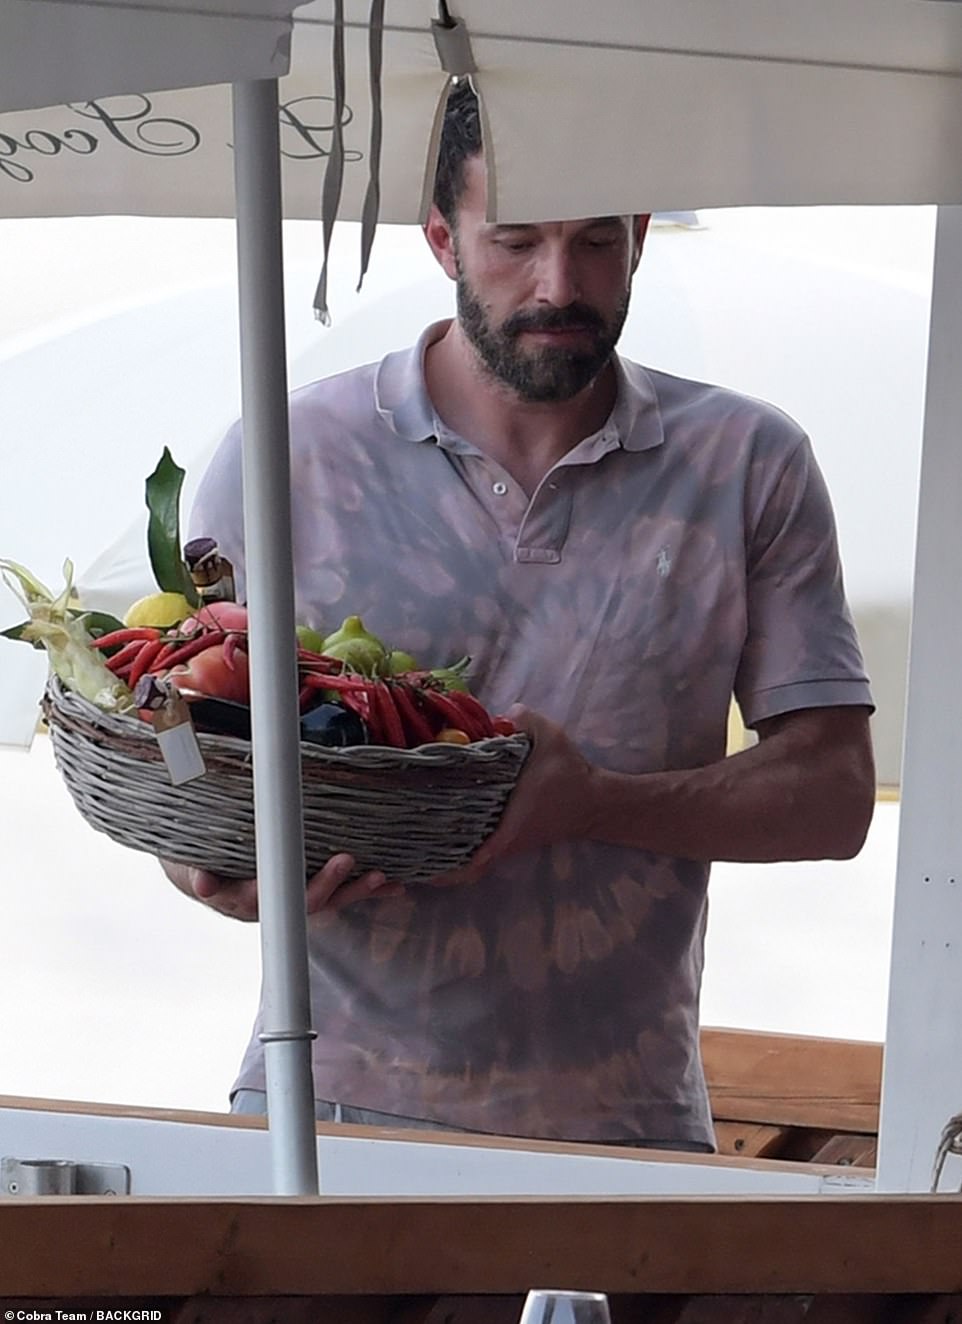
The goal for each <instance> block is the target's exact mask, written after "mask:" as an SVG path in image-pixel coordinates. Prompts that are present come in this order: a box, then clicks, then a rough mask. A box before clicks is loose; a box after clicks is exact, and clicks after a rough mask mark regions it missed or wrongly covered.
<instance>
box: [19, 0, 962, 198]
mask: <svg viewBox="0 0 962 1324" xmlns="http://www.w3.org/2000/svg"><path fill="white" fill-rule="evenodd" d="M451 9H452V10H453V11H454V12H455V14H456V16H457V20H458V22H459V25H460V26H459V27H458V28H457V29H455V30H454V31H455V32H456V33H457V34H458V35H459V36H461V35H462V34H463V41H462V42H461V43H460V46H459V45H458V41H457V39H455V41H454V43H453V44H454V46H455V47H456V48H457V54H458V55H461V56H463V57H464V59H463V62H462V64H460V65H458V62H457V60H452V59H451V58H450V57H449V56H448V54H447V49H448V48H447V46H446V44H445V41H444V30H443V29H442V28H441V27H440V26H439V25H438V24H437V22H436V20H437V16H438V12H439V6H438V5H437V4H436V3H435V0H387V2H386V5H385V16H384V26H383V73H382V76H381V78H380V80H375V84H376V85H379V86H380V90H381V97H382V124H381V127H382V130H383V145H382V147H381V152H380V161H379V174H380V217H381V219H382V220H384V221H389V222H391V221H396V222H413V221H417V220H418V219H419V218H420V217H421V215H422V212H423V206H424V196H425V180H426V178H428V177H430V174H431V170H432V164H433V161H432V132H433V128H434V121H435V114H436V111H437V107H438V103H439V101H440V100H441V98H442V96H443V92H444V88H445V85H446V75H445V73H444V70H443V68H442V58H445V59H448V62H449V63H451V64H452V66H457V67H459V68H463V67H471V65H472V64H473V65H474V66H475V67H476V72H475V73H474V75H473V78H474V82H475V85H476V86H477V88H478V91H479V93H480V96H481V99H482V103H483V107H484V117H485V129H486V134H487V139H488V163H489V168H490V170H491V171H492V175H493V181H494V187H493V189H492V206H493V207H494V208H496V212H497V215H498V217H499V218H500V219H506V220H518V219H538V218H543V217H545V216H551V217H563V216H582V215H591V214H599V213H620V212H626V211H636V210H646V211H647V210H658V211H666V210H677V209H679V208H704V207H718V206H729V205H737V206H746V205H751V204H762V205H784V204H816V203H826V204H829V203H849V204H860V203H913V202H926V203H930V202H942V203H954V202H959V201H962V153H959V152H958V150H957V142H958V137H959V133H960V130H962V7H960V6H959V5H958V4H955V3H951V2H950V0H808V2H807V3H806V4H804V5H800V4H798V3H797V0H726V3H725V4H724V5H719V4H718V3H717V0H645V3H644V4H640V3H639V0H605V2H604V3H596V4H591V5H585V4H580V3H563V0H553V2H552V3H551V4H550V5H547V4H543V3H537V2H535V0H459V2H458V3H457V4H456V5H452V6H451ZM334 10H335V6H334V0H312V3H309V4H303V3H302V4H300V5H297V4H296V3H295V0H98V3H96V4H84V3H78V0H2V2H0V33H2V35H3V40H2V42H0V112H3V111H7V112H10V111H23V108H25V107H29V108H30V109H28V110H26V112H25V113H12V114H4V115H2V118H0V135H2V136H0V215H8V216H16V215H35V216H36V215H46V214H60V213H66V212H70V213H73V214H78V213H84V212H104V213H109V212H124V213H131V212H133V213H143V214H148V213H149V214H155V215H162V214H181V215H182V214H190V215H198V216H200V215H221V216H229V215H233V211H234V199H233V175H232V150H231V140H232V132H231V125H230V96H229V88H228V87H226V86H209V85H212V84H224V83H226V82H228V81H233V80H237V79H244V78H254V77H259V78H266V77H276V76H278V75H281V74H285V73H286V71H287V56H288V48H289V44H290V41H289V39H290V35H291V24H292V16H293V27H294V40H293V53H292V64H291V71H290V74H289V75H288V76H286V77H285V78H284V79H283V81H282V84H281V97H280V101H281V126H282V148H283V150H284V153H285V189H286V194H285V214H286V215H287V216H288V217H311V216H318V215H319V214H320V195H321V183H322V179H323V173H324V167H325V164H326V162H327V160H328V158H329V154H330V152H331V150H332V146H333V144H334V133H333V126H334V123H335V116H334V106H335V100H336V92H335V86H334V74H333V69H334V56H333V31H334V29H333V26H332V25H333V17H334ZM370 10H371V3H370V0H346V5H345V29H344V38H345V92H344V100H345V104H344V111H343V114H342V117H341V119H342V123H343V134H344V150H345V161H344V185H343V197H342V199H341V202H340V208H339V215H340V216H342V217H343V218H345V219H352V220H357V219H360V217H361V215H362V211H363V204H364V197H365V194H366V191H367V188H368V182H369V176H370V173H371V145H372V144H371V127H372V125H371V109H372V78H371V73H370V67H369V63H370V61H369V30H368V21H369V17H370ZM295 11H296V12H295ZM28 25H29V42H28ZM436 36H437V37H438V39H439V42H440V52H439V46H438V45H436V40H435V38H436ZM31 50H34V51H36V58H31V55H30V52H31ZM170 88H175V89H179V90H177V91H167V90H159V89H170ZM198 89H200V90H198ZM91 98H93V100H91ZM64 103H69V104H64ZM44 106H48V107H49V106H53V107H54V108H53V109H47V110H43V109H38V108H39V107H44ZM532 162H537V168H536V169H532V165H531V163H532Z"/></svg>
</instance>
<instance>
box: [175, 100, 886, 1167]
mask: <svg viewBox="0 0 962 1324" xmlns="http://www.w3.org/2000/svg"><path fill="white" fill-rule="evenodd" d="M648 220H649V218H648V217H647V216H644V215H642V216H600V217H591V218H587V219H582V220H574V221H570V220H569V221H551V222H544V223H540V224H525V225H503V224H495V223H492V222H489V221H488V220H486V218H485V172H484V162H483V154H482V143H481V133H480V127H479V121H478V111H477V103H476V101H475V98H474V95H473V93H472V91H471V89H470V87H469V86H468V85H467V84H464V85H461V86H459V87H458V88H457V89H456V90H455V91H454V92H453V93H452V95H451V97H450V99H449V104H448V113H447V117H446V123H445V130H444V134H443V139H442V145H441V155H440V163H439V168H438V176H437V187H436V194H435V201H434V205H433V206H432V208H431V212H430V216H429V218H428V220H427V223H426V225H425V227H424V229H425V236H426V239H427V242H428V244H429V245H430V247H431V249H432V251H433V253H434V254H435V256H436V258H437V260H438V262H439V263H440V264H441V266H442V267H443V269H444V271H445V272H446V273H447V275H448V276H450V278H451V279H452V281H454V282H455V283H456V288H457V314H456V316H455V317H454V318H453V319H452V320H450V321H447V322H443V323H440V324H436V325H433V326H430V327H428V328H427V330H426V331H425V332H424V333H423V335H422V336H421V338H420V340H419V341H418V343H417V345H415V346H414V347H412V348H409V349H404V350H400V351H398V352H396V353H392V354H389V355H388V356H387V357H386V358H385V359H384V360H383V361H381V362H380V363H378V364H373V365H368V366H366V367H362V368H358V369H355V370H353V371H351V372H348V373H344V374H341V375H339V376H335V377H331V378H327V379H325V380H323V381H320V382H316V383H314V384H313V385H310V386H308V387H305V388H303V389H302V390H300V391H298V392H296V393H295V394H294V395H293V396H292V399H291V454H292V501H293V511H292V515H293V533H294V562H295V594H296V603H297V617H298V619H299V620H300V621H303V622H308V623H313V624H315V625H318V626H320V628H322V629H324V628H328V629H329V628H331V627H332V626H333V625H335V624H337V623H338V622H339V621H340V620H341V619H342V618H343V617H344V616H346V615H348V614H357V615H360V616H362V617H363V620H364V622H365V624H366V625H367V626H368V628H369V629H370V630H372V631H373V632H374V633H375V634H377V635H378V636H379V637H381V638H384V639H386V640H388V641H390V644H391V645H392V646H393V647H395V648H399V649H404V650H405V651H407V652H410V653H413V654H414V655H415V657H418V658H421V659H426V660H428V663H429V665H431V664H443V663H445V662H447V661H449V660H451V659H453V658H457V657H461V656H463V655H466V654H467V655H469V656H470V657H471V659H472V670H471V678H472V688H473V689H474V692H475V693H476V694H477V695H478V697H479V698H480V699H481V700H482V702H484V703H485V705H486V706H487V707H488V708H489V709H490V710H491V711H495V712H498V711H505V710H508V711H509V712H510V713H511V714H512V715H513V717H514V718H515V720H516V722H517V724H518V725H519V727H521V728H522V729H523V730H525V731H526V732H527V733H528V735H529V736H530V737H531V740H532V752H531V754H530V756H529V758H528V761H527V764H526V766H525V769H524V771H523V773H522V775H521V778H520V780H519V783H518V785H517V788H516V790H515V792H514V793H513V795H512V797H511V799H510V801H509V804H508V807H507V810H506V813H505V815H504V817H503V819H502V822H501V825H500V826H499V828H498V829H497V831H496V832H495V833H494V834H493V835H492V837H491V838H490V839H489V840H488V841H487V842H486V843H485V844H484V845H483V846H482V847H481V849H480V851H479V852H478V853H477V855H476V856H475V858H474V859H473V860H472V861H471V863H470V864H469V865H468V867H466V868H465V869H464V870H462V871H460V872H459V873H457V874H454V875H449V876H447V877H445V878H443V879H438V880H436V884H437V885H435V886H428V885H425V886H419V887H410V888H407V889H405V888H404V887H402V886H400V885H399V884H397V883H396V882H395V881H394V880H392V879H391V878H390V877H386V876H385V875H384V874H383V873H381V872H377V871H374V872H371V873H367V874H365V875H364V876H362V877H360V878H352V877H351V875H352V874H353V872H354V861H353V860H352V859H351V858H349V857H347V856H343V855H341V856H335V857H334V858H333V859H332V860H331V861H329V862H328V864H326V865H325V867H324V868H323V869H321V870H320V872H319V873H317V874H316V875H315V876H314V877H313V878H312V879H310V880H309V883H308V888H307V905H308V910H309V912H310V920H309V926H308V929H309V943H310V967H311V983H312V1003H313V1017H314V1026H315V1029H316V1032H317V1038H316V1041H315V1044H314V1057H313V1065H314V1081H315V1095H316V1099H317V1115H318V1117H319V1118H322V1119H325V1118H333V1119H335V1120H337V1119H344V1120H349V1121H362V1122H380V1123H386V1124H391V1125H395V1126H397V1125H407V1126H413V1127H422V1128H424V1127H426V1128H431V1129H442V1130H443V1129H455V1130H463V1131H475V1132H487V1133H496V1134H504V1135H513V1136H524V1137H538V1138H544V1139H551V1140H569V1141H588V1142H602V1143H609V1144H627V1145H643V1146H653V1147H662V1148H673V1149H689V1150H700V1151H709V1150H711V1149H712V1148H713V1143H714V1138H713V1131H712V1124H711V1115H710V1109H709V1104H708V1099H707V1096H706V1089H705V1082H704V1077H703V1072H702V1066H701V1060H700V1056H699V1021H698V1000H699V989H700V981H701V973H702V956H703V943H704V933H705V923H706V915H707V886H708V876H709V868H710V862H711V861H712V860H729V861H765V860H769V861H771V860H801V859H820V858H846V857H849V856H852V855H854V854H855V853H856V852H857V851H858V850H859V849H860V847H861V844H862V841H863V840H864V837H865V833H866V831H867V829H868V825H869V821H870V818H871V814H872V808H873V805H874V791H875V785H874V770H873V761H872V752H871V744H870V739H869V729H868V718H869V714H870V712H871V707H872V700H871V695H870V692H869V688H868V682H867V679H866V676H865V674H864V670H863V667H862V661H861V656H860V653H859V647H858V642H857V640H856V636H855V631H854V629H853V626H852V621H851V617H850V614H849V611H848V608H847V606H846V603H845V599H844V594H843V589H842V580H841V572H840V567H839V559H838V549H837V543H836V537H835V529H834V521H833V516H832V511H831V507H830V504H829V500H828V496H827V493H826V490H825V485H824V483H823V480H822V478H821V475H820V473H819V471H818V468H817V465H816V463H815V460H814V458H813V455H812V450H811V447H810V445H809V442H808V439H807V437H806V436H805V434H804V433H803V432H802V430H801V429H800V428H799V427H798V426H797V425H796V424H795V423H794V422H793V421H792V420H791V419H789V418H787V417H786V416H785V415H784V414H782V413H781V412H780V411H779V410H777V409H775V408H773V407H772V406H770V405H767V404H763V403H760V402H758V401H756V400H752V399H748V398H746V397H744V396H740V395H737V394H735V393H734V392H732V391H729V390H725V389H722V388H720V387H715V386H709V385H705V384H703V383H698V382H690V381H685V380H682V379H679V378H676V377H672V376H669V375H667V374H665V373H661V372H656V371H653V370H650V369H646V368H644V367H642V366H641V365H639V364H636V363H632V362H630V361H628V360H626V359H623V358H621V357H620V356H619V355H618V354H617V353H616V349H615V347H616V344H617V342H618V338H619V335H620V333H621V329H622V327H623V325H624V321H625V317H626V314H627V311H628V301H629V294H630V289H631V282H632V277H633V275H634V272H635V269H636V267H637V265H638V262H639V260H640V258H641V254H642V248H643V244H644V240H645V232H646V229H647V225H648ZM192 533H193V534H194V535H195V536H200V535H206V536H210V537H214V538H216V540H217V542H218V544H219V546H220V548H221V549H222V551H223V552H224V554H225V555H226V556H227V557H228V558H229V559H230V560H231V561H232V562H233V563H234V566H235V569H236V572H237V577H238V587H239V590H240V594H241V596H242V595H243V585H244V545H243V527H242V497H241V453H240V433H239V428H236V427H235V428H234V429H233V430H232V431H231V433H230V434H229V435H228V437H227V438H226V439H225V441H224V442H223V444H222V446H221V448H220V450H219V451H218V453H217V455H216V457H215V459H214V460H213V462H212V464H211V466H210V468H209V470H208V472H207V474H206V476H205V478H204V481H203V484H202V486H201V489H200V492H199V495H198V499H197V502H196V505H195V508H194V512H193V516H192ZM733 695H734V697H735V698H736V699H737V701H738V703H739V705H740V708H741V711H742V714H743V716H744V720H745V722H746V724H747V725H748V726H749V727H751V728H753V729H754V730H755V731H756V733H757V736H758V741H757V744H755V745H754V746H753V747H752V748H749V749H746V750H743V751H741V752H739V753H738V754H735V755H734V756H732V757H726V730H727V718H728V713H729V707H730V704H731V701H732V697H733ZM513 705H521V706H520V707H515V706H513ZM404 830H405V827H404V825H403V824H398V831H399V832H401V831H404ZM165 867H166V868H167V872H168V874H169V875H170V877H171V879H172V880H173V881H174V883H175V884H176V885H177V886H178V887H180V888H181V889H182V890H183V891H185V892H186V893H187V894H188V895H191V896H194V897H196V898H198V899H199V900H201V901H203V902H204V903H205V904H207V905H208V906H211V907H213V908H215V909H217V910H220V911H222V912H224V913H225V914H230V915H233V916H235V917H237V918H242V919H255V918H256V915H257V889H256V880H253V879H251V880H247V881H246V882H229V881H226V880H223V879H219V878H216V877H214V876H212V875H211V874H209V873H205V872H204V871H202V870H200V869H192V868H186V867H183V866H179V865H173V864H168V865H166V866H165ZM259 1029H260V1021H259V1020H258V1023H257V1025H256V1026H255V1031H254V1035H253V1038H252V1040H251V1045H250V1047H249V1049H248V1051H247V1054H246V1056H245V1059H244V1062H243V1064H242V1067H241V1070H240V1074H239V1076H238V1079H237V1081H236V1084H235V1087H234V1091H233V1095H232V1100H233V1102H232V1106H233V1108H234V1109H235V1110H236V1111H241V1112H250V1111H260V1112H263V1111H265V1106H266V1105H265V1099H266V1096H265V1074H264V1060H263V1048H262V1045H261V1044H260V1043H259V1041H258V1038H257V1032H258V1030H259Z"/></svg>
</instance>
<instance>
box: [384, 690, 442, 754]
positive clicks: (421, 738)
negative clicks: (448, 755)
mask: <svg viewBox="0 0 962 1324" xmlns="http://www.w3.org/2000/svg"><path fill="white" fill-rule="evenodd" d="M388 684H389V685H390V687H391V693H392V694H393V695H394V705H395V707H396V708H397V710H398V713H399V714H400V717H401V722H402V723H403V725H404V731H405V734H406V736H407V738H408V744H409V745H411V746H412V747H413V746H417V745H428V744H430V743H431V742H432V741H433V740H434V738H435V735H434V730H435V728H434V727H433V726H432V725H431V723H430V722H429V721H428V719H427V717H426V715H425V714H424V713H423V712H422V711H421V709H420V708H419V707H418V695H417V693H416V691H415V690H414V689H412V688H411V687H410V686H408V685H405V684H404V683H403V682H400V681H388Z"/></svg>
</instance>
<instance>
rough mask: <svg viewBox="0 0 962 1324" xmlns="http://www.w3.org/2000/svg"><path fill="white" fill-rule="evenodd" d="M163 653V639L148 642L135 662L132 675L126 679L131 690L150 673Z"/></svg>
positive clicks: (131, 670) (132, 666)
mask: <svg viewBox="0 0 962 1324" xmlns="http://www.w3.org/2000/svg"><path fill="white" fill-rule="evenodd" d="M163 651H164V640H163V639H154V640H148V642H147V643H145V644H144V645H143V646H142V647H141V649H140V652H139V653H138V654H137V656H136V657H135V658H134V660H133V663H132V665H131V668H130V674H129V675H128V676H127V677H126V678H125V679H126V681H127V684H128V685H129V686H130V688H131V689H133V688H134V686H135V685H136V684H137V682H138V680H140V678H141V676H143V675H145V674H146V673H147V672H148V671H150V669H151V667H152V665H153V663H154V660H155V659H156V657H157V655H158V654H159V653H162V652H163Z"/></svg>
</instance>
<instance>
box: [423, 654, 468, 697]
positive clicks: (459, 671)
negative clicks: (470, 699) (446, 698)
mask: <svg viewBox="0 0 962 1324" xmlns="http://www.w3.org/2000/svg"><path fill="white" fill-rule="evenodd" d="M470 665H471V659H470V658H469V657H462V658H461V659H460V661H458V662H453V663H452V664H451V666H449V667H435V669H434V670H433V671H432V672H430V675H432V676H433V677H434V678H435V680H439V681H440V682H441V684H442V685H443V686H444V688H445V689H446V690H460V691H461V692H462V694H470V693H471V690H470V689H469V688H468V682H467V680H466V679H465V673H466V672H467V670H468V668H469V667H470Z"/></svg>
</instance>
